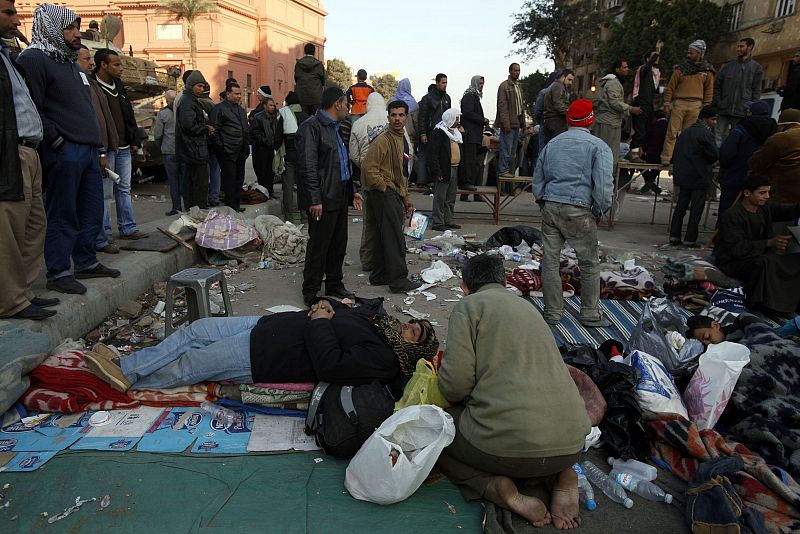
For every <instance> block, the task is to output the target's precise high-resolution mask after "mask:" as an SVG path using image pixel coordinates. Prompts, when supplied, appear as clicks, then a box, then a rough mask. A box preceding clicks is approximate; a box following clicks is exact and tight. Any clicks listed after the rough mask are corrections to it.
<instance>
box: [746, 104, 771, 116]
mask: <svg viewBox="0 0 800 534" xmlns="http://www.w3.org/2000/svg"><path fill="white" fill-rule="evenodd" d="M745 106H747V109H749V110H750V114H751V115H755V116H756V117H769V111H770V106H769V102H766V101H764V100H755V101H753V102H748V103H746V104H745Z"/></svg>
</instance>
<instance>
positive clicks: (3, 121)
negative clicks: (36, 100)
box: [0, 45, 25, 201]
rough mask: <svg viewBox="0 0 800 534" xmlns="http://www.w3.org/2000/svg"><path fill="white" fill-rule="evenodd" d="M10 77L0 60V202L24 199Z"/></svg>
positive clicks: (3, 62)
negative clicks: (0, 99) (0, 101)
mask: <svg viewBox="0 0 800 534" xmlns="http://www.w3.org/2000/svg"><path fill="white" fill-rule="evenodd" d="M0 46H2V45H0ZM1 53H2V52H0V54H1ZM11 75H12V73H10V72H8V70H7V68H6V63H5V61H2V59H0V98H2V103H0V201H4V200H24V199H25V195H24V194H23V191H22V166H21V164H20V161H19V138H18V136H17V115H16V113H15V112H14V95H13V94H12V92H11V78H10V76H11Z"/></svg>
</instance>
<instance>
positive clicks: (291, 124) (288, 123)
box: [278, 106, 297, 135]
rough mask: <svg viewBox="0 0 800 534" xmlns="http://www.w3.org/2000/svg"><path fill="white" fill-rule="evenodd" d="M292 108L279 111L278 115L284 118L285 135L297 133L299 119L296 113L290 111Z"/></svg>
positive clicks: (284, 107)
mask: <svg viewBox="0 0 800 534" xmlns="http://www.w3.org/2000/svg"><path fill="white" fill-rule="evenodd" d="M290 107H291V106H283V107H282V108H281V109H279V110H278V113H279V114H280V116H281V117H283V133H285V134H286V135H292V134H296V133H297V117H295V116H294V111H292V110H291V109H289V108H290Z"/></svg>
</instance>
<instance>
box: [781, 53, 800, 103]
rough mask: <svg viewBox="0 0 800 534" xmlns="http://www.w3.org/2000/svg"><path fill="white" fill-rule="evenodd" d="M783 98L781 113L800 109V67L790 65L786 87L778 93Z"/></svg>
mask: <svg viewBox="0 0 800 534" xmlns="http://www.w3.org/2000/svg"><path fill="white" fill-rule="evenodd" d="M778 92H779V93H780V95H781V96H782V97H783V101H782V102H781V111H783V110H784V109H790V108H791V109H800V65H795V64H794V63H790V64H789V73H788V74H787V75H786V85H785V86H784V87H782V88H781V90H780V91H778Z"/></svg>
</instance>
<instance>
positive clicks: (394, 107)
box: [361, 100, 420, 293]
mask: <svg viewBox="0 0 800 534" xmlns="http://www.w3.org/2000/svg"><path fill="white" fill-rule="evenodd" d="M388 113H389V128H387V129H386V130H384V132H383V133H382V134H381V135H379V136H378V137H377V138H375V140H374V141H373V142H372V143H371V144H370V145H369V149H368V150H367V155H366V156H365V157H364V159H363V161H362V164H361V172H362V174H363V181H364V190H365V192H366V193H367V195H368V198H367V203H366V204H367V212H368V217H365V220H366V221H371V224H374V225H375V229H374V231H373V232H372V235H373V236H374V239H372V240H371V241H370V242H368V243H367V246H369V247H370V248H371V250H370V253H369V256H370V257H371V258H372V266H373V268H372V271H370V275H369V281H370V283H371V284H372V285H380V286H382V285H387V284H388V286H389V289H391V291H392V293H405V292H406V291H411V290H412V289H416V288H418V287H419V286H420V284H419V282H412V281H411V280H409V279H408V278H407V276H408V267H407V266H406V252H405V250H406V240H405V237H403V220H404V219H405V213H406V211H408V210H411V208H412V205H411V197H410V196H409V194H408V161H409V152H410V147H409V145H408V142H407V141H406V138H405V135H404V131H405V126H406V120H407V119H408V104H406V103H405V102H403V101H402V100H395V101H394V102H390V103H389V106H388Z"/></svg>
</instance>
